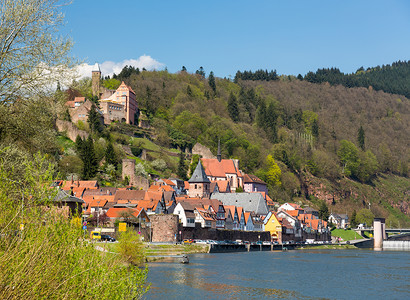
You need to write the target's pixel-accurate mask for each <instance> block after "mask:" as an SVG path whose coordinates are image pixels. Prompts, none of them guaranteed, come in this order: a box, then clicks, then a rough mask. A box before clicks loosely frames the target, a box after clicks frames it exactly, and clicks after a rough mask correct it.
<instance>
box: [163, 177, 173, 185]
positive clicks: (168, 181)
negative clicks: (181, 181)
mask: <svg viewBox="0 0 410 300" xmlns="http://www.w3.org/2000/svg"><path fill="white" fill-rule="evenodd" d="M160 180H162V181H163V182H164V183H165V184H166V185H169V186H176V184H175V183H173V182H172V181H171V180H169V179H165V178H164V179H160Z"/></svg>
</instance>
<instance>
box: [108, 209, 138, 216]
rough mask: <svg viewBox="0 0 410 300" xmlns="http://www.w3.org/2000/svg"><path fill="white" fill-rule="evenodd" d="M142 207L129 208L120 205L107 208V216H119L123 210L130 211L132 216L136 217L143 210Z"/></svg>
mask: <svg viewBox="0 0 410 300" xmlns="http://www.w3.org/2000/svg"><path fill="white" fill-rule="evenodd" d="M143 211H144V209H143V208H130V207H121V208H116V207H112V208H110V209H108V211H107V216H108V217H109V218H119V217H121V214H122V213H123V212H130V213H131V214H132V215H133V216H134V217H138V216H139V215H140V213H141V212H143Z"/></svg>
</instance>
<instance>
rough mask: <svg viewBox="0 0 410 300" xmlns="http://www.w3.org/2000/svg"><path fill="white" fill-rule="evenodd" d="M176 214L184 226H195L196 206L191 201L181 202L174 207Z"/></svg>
mask: <svg viewBox="0 0 410 300" xmlns="http://www.w3.org/2000/svg"><path fill="white" fill-rule="evenodd" d="M174 215H178V217H179V221H180V222H181V223H182V226H184V227H195V213H194V208H193V207H192V206H191V205H190V204H189V203H187V202H179V203H178V204H177V206H176V207H175V209H174Z"/></svg>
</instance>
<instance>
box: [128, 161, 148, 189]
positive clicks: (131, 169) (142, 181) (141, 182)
mask: <svg viewBox="0 0 410 300" xmlns="http://www.w3.org/2000/svg"><path fill="white" fill-rule="evenodd" d="M125 177H128V179H129V180H130V181H129V184H130V185H132V186H133V187H135V188H136V189H139V190H148V188H149V180H148V179H147V178H144V177H142V176H137V175H136V174H135V160H134V159H123V160H122V180H124V179H125Z"/></svg>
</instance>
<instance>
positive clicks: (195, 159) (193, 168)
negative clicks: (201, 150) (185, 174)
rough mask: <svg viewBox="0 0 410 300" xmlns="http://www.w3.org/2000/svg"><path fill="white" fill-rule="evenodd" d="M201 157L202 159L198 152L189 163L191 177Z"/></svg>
mask: <svg viewBox="0 0 410 300" xmlns="http://www.w3.org/2000/svg"><path fill="white" fill-rule="evenodd" d="M199 159H200V156H199V155H198V154H194V155H192V162H191V164H190V165H189V178H191V176H192V174H193V173H194V171H195V168H196V166H197V165H198V161H199Z"/></svg>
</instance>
